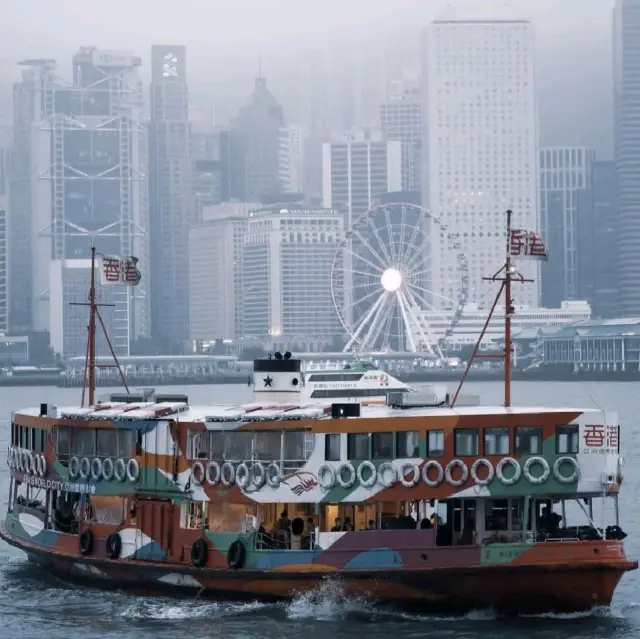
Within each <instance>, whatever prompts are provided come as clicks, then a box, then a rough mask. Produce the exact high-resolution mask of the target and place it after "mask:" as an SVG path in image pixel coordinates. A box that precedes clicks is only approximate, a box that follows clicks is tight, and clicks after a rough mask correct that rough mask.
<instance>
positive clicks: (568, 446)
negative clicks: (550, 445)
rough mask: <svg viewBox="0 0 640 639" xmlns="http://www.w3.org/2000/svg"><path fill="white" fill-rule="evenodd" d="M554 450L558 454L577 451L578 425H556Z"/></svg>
mask: <svg viewBox="0 0 640 639" xmlns="http://www.w3.org/2000/svg"><path fill="white" fill-rule="evenodd" d="M556 452H557V453H558V454H560V455H566V454H575V453H577V452H578V425H577V424H567V425H566V426H564V425H563V426H556Z"/></svg>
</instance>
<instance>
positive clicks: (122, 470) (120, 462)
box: [113, 457, 127, 481]
mask: <svg viewBox="0 0 640 639" xmlns="http://www.w3.org/2000/svg"><path fill="white" fill-rule="evenodd" d="M113 476H114V477H115V478H116V481H124V480H125V479H126V478H127V464H126V463H125V461H124V459H122V457H120V458H118V459H116V463H115V464H114V465H113Z"/></svg>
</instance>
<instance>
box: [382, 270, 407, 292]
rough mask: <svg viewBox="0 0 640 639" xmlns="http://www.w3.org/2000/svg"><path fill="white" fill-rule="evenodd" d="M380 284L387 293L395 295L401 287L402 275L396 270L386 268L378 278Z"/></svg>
mask: <svg viewBox="0 0 640 639" xmlns="http://www.w3.org/2000/svg"><path fill="white" fill-rule="evenodd" d="M380 282H381V284H382V288H383V289H384V290H385V291H387V293H395V292H396V291H398V290H399V289H400V287H401V286H402V273H400V271H399V270H398V269H397V268H388V269H386V270H385V271H383V273H382V275H381V276H380Z"/></svg>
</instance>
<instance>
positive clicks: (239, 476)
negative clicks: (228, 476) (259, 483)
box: [236, 462, 251, 488]
mask: <svg viewBox="0 0 640 639" xmlns="http://www.w3.org/2000/svg"><path fill="white" fill-rule="evenodd" d="M250 483H251V472H250V471H249V467H248V466H247V465H246V464H245V463H244V462H242V463H241V464H238V467H237V468H236V484H237V485H238V486H239V487H240V488H246V487H247V486H248V485H249V484H250Z"/></svg>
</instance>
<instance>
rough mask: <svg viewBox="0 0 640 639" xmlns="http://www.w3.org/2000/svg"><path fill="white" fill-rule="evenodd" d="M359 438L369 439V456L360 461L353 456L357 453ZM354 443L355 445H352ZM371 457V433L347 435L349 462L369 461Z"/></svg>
mask: <svg viewBox="0 0 640 639" xmlns="http://www.w3.org/2000/svg"><path fill="white" fill-rule="evenodd" d="M357 437H363V438H364V437H366V439H367V455H366V457H363V458H362V459H360V458H359V457H356V456H355V455H352V454H351V453H352V452H355V448H356V444H355V442H356V438H357ZM352 442H353V443H352ZM370 457H371V434H370V433H348V434H347V459H348V460H349V461H368V460H369V459H370Z"/></svg>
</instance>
